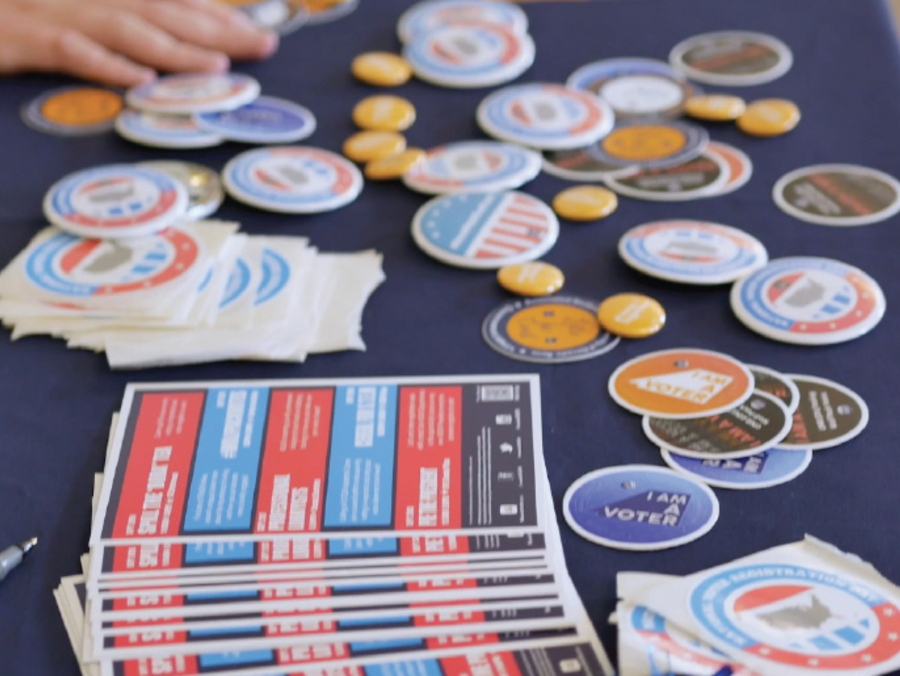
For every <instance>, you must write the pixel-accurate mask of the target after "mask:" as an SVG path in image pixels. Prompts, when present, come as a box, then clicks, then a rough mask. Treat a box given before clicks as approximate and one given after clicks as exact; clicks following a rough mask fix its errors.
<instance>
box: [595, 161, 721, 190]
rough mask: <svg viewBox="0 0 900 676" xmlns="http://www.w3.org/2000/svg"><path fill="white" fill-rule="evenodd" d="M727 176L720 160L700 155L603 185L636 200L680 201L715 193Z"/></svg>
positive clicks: (616, 179) (612, 180)
mask: <svg viewBox="0 0 900 676" xmlns="http://www.w3.org/2000/svg"><path fill="white" fill-rule="evenodd" d="M730 175H731V171H730V169H729V168H728V165H727V164H726V163H725V160H724V159H722V158H720V157H719V156H718V155H712V154H708V153H704V154H703V155H700V157H697V158H695V159H692V160H689V161H688V162H684V163H683V164H679V165H676V166H674V167H668V168H666V169H644V170H641V171H639V172H637V173H636V174H632V175H631V176H627V177H624V178H614V179H607V185H608V186H609V187H610V188H611V189H612V190H614V191H616V192H617V193H620V194H622V195H627V196H628V197H634V198H637V199H645V200H654V201H656V200H658V201H661V202H668V201H681V200H690V199H696V198H698V197H706V196H708V195H713V194H716V193H717V192H718V191H719V190H720V189H721V188H722V187H723V186H724V185H725V182H726V181H727V180H728V178H729V176H730Z"/></svg>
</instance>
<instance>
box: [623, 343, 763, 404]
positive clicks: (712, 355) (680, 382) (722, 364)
mask: <svg viewBox="0 0 900 676" xmlns="http://www.w3.org/2000/svg"><path fill="white" fill-rule="evenodd" d="M753 386H754V379H753V374H751V373H750V371H749V370H748V369H747V367H746V366H744V365H743V364H742V363H741V362H739V361H738V360H737V359H735V358H734V357H729V356H728V355H727V354H721V353H719V352H711V351H709V350H696V349H691V348H683V349H675V350H662V351H660V352H650V353H648V354H645V355H643V356H641V357H637V358H635V359H632V360H630V361H628V362H625V363H624V364H622V365H621V366H620V367H619V368H617V369H616V370H615V371H614V372H613V374H612V376H610V378H609V393H610V395H611V396H612V398H613V399H615V401H616V403H618V404H619V405H620V406H623V407H624V408H627V409H628V410H629V411H633V412H634V413H641V414H644V415H650V416H654V417H657V418H692V417H697V416H707V415H715V414H716V413H724V412H725V411H728V410H730V409H732V408H734V407H736V406H738V405H739V404H741V403H743V402H744V401H745V400H747V399H748V398H749V397H750V395H751V394H752V393H753Z"/></svg>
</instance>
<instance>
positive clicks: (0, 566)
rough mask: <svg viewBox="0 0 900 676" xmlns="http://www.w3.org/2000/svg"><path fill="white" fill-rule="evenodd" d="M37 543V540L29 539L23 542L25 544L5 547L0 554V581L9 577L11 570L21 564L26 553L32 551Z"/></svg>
mask: <svg viewBox="0 0 900 676" xmlns="http://www.w3.org/2000/svg"><path fill="white" fill-rule="evenodd" d="M37 541H38V539H37V538H31V539H30V540H25V542H20V543H19V544H17V545H13V546H12V547H7V548H6V549H4V550H3V551H2V552H0V581H2V580H3V579H4V578H5V577H6V576H7V575H9V573H10V571H11V570H12V569H13V568H15V567H16V566H18V565H19V564H20V563H22V559H24V558H25V555H26V554H28V552H30V551H31V550H32V549H34V546H35V545H36V544H37Z"/></svg>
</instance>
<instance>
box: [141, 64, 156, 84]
mask: <svg viewBox="0 0 900 676" xmlns="http://www.w3.org/2000/svg"><path fill="white" fill-rule="evenodd" d="M139 73H140V75H139V76H138V77H140V80H141V81H140V84H142V85H145V84H150V83H151V82H153V81H154V80H155V79H156V71H155V70H152V69H151V68H141V69H140V71H139Z"/></svg>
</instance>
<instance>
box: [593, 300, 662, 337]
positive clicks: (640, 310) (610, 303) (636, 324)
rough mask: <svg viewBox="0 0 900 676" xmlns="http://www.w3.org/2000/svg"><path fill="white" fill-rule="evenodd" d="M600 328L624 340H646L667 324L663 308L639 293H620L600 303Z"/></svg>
mask: <svg viewBox="0 0 900 676" xmlns="http://www.w3.org/2000/svg"><path fill="white" fill-rule="evenodd" d="M597 319H599V320H600V326H602V327H603V328H604V329H606V330H607V331H609V332H610V333H614V334H615V335H617V336H622V337H623V338H646V337H647V336H652V335H653V334H654V333H658V332H659V330H660V329H662V327H663V326H664V325H665V323H666V311H665V310H664V309H663V306H662V305H660V304H659V303H658V302H656V301H655V300H653V299H652V298H650V297H649V296H643V295H641V294H639V293H620V294H617V295H615V296H610V297H609V298H607V299H606V300H605V301H603V302H602V303H600V308H599V309H598V310H597Z"/></svg>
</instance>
